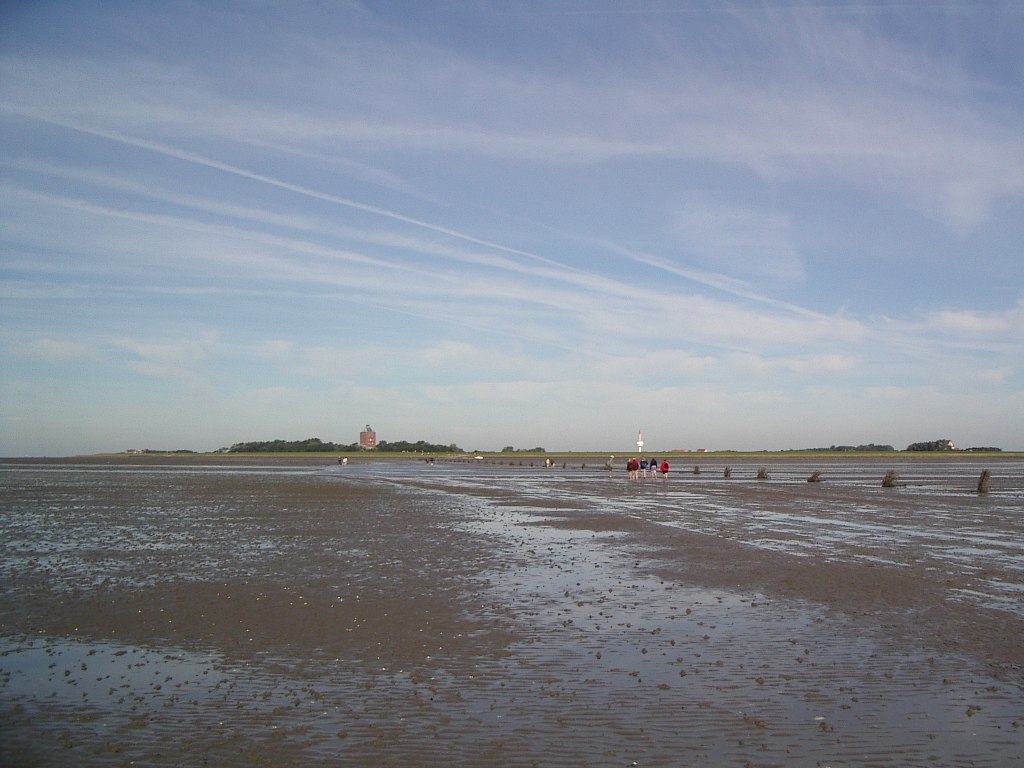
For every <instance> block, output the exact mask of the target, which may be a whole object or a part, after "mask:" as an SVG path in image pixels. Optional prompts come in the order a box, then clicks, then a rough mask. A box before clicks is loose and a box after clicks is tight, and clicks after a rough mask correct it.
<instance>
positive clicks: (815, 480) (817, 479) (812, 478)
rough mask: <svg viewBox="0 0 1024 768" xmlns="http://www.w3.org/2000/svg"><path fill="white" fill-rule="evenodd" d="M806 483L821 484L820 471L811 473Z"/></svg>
mask: <svg viewBox="0 0 1024 768" xmlns="http://www.w3.org/2000/svg"><path fill="white" fill-rule="evenodd" d="M807 482H808V483H820V482H821V471H820V470H815V471H814V472H813V473H811V476H810V477H808V478H807Z"/></svg>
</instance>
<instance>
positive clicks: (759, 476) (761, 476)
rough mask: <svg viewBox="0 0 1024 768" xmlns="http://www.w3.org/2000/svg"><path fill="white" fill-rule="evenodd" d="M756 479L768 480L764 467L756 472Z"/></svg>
mask: <svg viewBox="0 0 1024 768" xmlns="http://www.w3.org/2000/svg"><path fill="white" fill-rule="evenodd" d="M757 479H758V480H767V479H768V470H767V469H765V468H764V467H761V468H760V469H759V470H757Z"/></svg>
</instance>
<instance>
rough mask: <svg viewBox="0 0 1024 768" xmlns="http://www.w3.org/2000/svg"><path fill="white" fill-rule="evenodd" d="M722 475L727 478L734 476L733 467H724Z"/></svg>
mask: <svg viewBox="0 0 1024 768" xmlns="http://www.w3.org/2000/svg"><path fill="white" fill-rule="evenodd" d="M722 477H724V478H725V479H726V480H728V479H729V478H730V477H732V467H726V468H725V469H723V470H722Z"/></svg>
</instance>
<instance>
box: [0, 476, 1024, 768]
mask: <svg viewBox="0 0 1024 768" xmlns="http://www.w3.org/2000/svg"><path fill="white" fill-rule="evenodd" d="M732 466H733V477H732V478H731V479H725V478H724V477H723V475H722V473H721V472H712V471H710V470H709V471H705V472H702V473H700V475H699V476H697V477H687V478H686V479H685V480H684V479H682V478H673V479H672V480H671V481H670V482H669V483H668V484H665V485H662V484H661V483H657V484H653V483H652V484H642V483H641V484H630V483H628V482H627V481H626V480H625V479H624V478H617V477H613V478H611V479H609V478H608V477H607V476H606V473H605V472H604V471H603V470H601V468H600V467H599V466H597V465H595V466H594V467H593V468H592V471H589V472H587V471H583V470H580V469H578V468H575V469H573V468H566V469H564V470H562V469H543V468H537V469H531V468H526V467H524V468H520V467H514V468H512V467H477V466H472V465H470V466H468V467H467V466H463V465H450V466H448V465H441V464H439V465H437V466H435V467H430V468H428V467H426V466H424V465H422V464H418V463H415V462H407V463H402V464H389V465H387V466H385V467H381V466H370V465H367V466H358V465H357V466H349V467H346V468H341V467H333V468H325V467H322V466H317V465H304V464H302V463H288V464H283V463H274V462H270V463H267V464H266V465H261V464H259V463H255V464H252V465H247V466H241V465H237V464H236V465H230V466H224V465H222V464H214V465H203V464H196V465H184V464H180V463H179V464H171V465H166V466H156V465H152V464H150V465H136V466H131V465H121V464H109V465H103V464H95V465H87V466H81V467H75V466H67V465H59V466H58V465H36V466H33V465H18V466H16V467H9V466H0V482H2V486H0V499H2V502H3V515H2V518H0V531H2V535H3V539H2V540H3V542H4V548H3V553H2V558H0V563H2V565H3V569H2V574H3V575H2V581H0V587H2V594H3V600H2V601H0V621H2V625H3V629H4V631H3V640H2V644H0V653H2V656H0V686H2V688H0V690H2V692H3V695H2V701H0V710H2V711H0V715H2V716H3V723H4V724H3V725H2V726H0V728H2V733H0V735H2V743H3V745H4V754H5V759H4V762H5V764H10V765H76V766H78V765H122V764H129V763H132V762H134V763H135V764H145V765H181V764H202V763H204V762H208V763H210V764H218V765H229V766H230V765H239V766H240V765H298V764H303V765H305V764H309V763H310V762H312V763H314V764H317V763H320V764H348V765H432V764H441V763H445V764H461V765H494V766H499V765H500V766H504V765H534V764H536V765H594V766H605V765H607V766H622V765H630V764H632V763H636V764H638V765H664V766H670V765H719V764H736V765H744V764H747V765H819V764H820V765H857V766H869V765H890V764H900V765H930V766H931V765H964V764H973V765H993V766H996V765H1006V764H1013V763H1014V761H1019V760H1021V759H1022V755H1024V696H1022V692H1024V677H1022V674H1021V663H1022V661H1024V659H1022V656H1024V650H1022V649H1021V647H1020V644H1019V639H1018V638H1019V637H1020V636H1021V635H1022V633H1021V630H1022V621H1024V620H1022V618H1021V615H1020V614H1019V613H1018V612H1016V611H1014V610H1012V609H1011V610H1008V609H1006V606H1005V605H1004V603H1005V602H1006V601H1007V600H1010V597H1011V596H1012V595H1013V593H1014V590H1018V594H1019V590H1020V585H1021V583H1022V581H1024V575H1022V573H1021V570H1020V549H1019V547H1020V546H1021V541H1022V538H1021V536H1020V533H1021V532H1020V530H1019V528H1018V529H1014V528H1013V527H1012V526H1013V525H1015V524H1016V525H1018V526H1019V525H1020V524H1021V523H1020V520H1019V515H1018V516H1017V519H1016V520H1017V521H1016V523H1014V522H1013V519H1012V517H1009V516H1007V515H1006V514H1005V513H1004V511H1001V510H1004V508H1005V509H1012V508H1014V505H1016V508H1017V509H1019V506H1020V498H1021V497H1020V496H1019V495H1017V496H1014V495H1013V494H1015V493H1018V494H1019V491H1014V490H1012V487H1011V484H1010V483H1008V482H1007V481H1006V480H1005V479H1004V480H1003V482H1002V484H1001V485H1000V483H999V480H1000V478H1001V477H1005V475H1006V472H1005V471H1004V472H1003V473H1000V472H999V471H994V472H993V475H994V480H993V490H992V492H991V493H990V494H988V495H986V497H985V498H984V499H983V500H981V501H979V499H978V497H977V496H971V495H968V494H961V493H959V492H958V491H956V492H954V491H953V490H950V488H953V486H951V485H950V484H949V482H948V477H946V476H943V475H940V474H938V473H937V472H938V471H937V470H935V469H934V467H933V468H930V469H929V470H928V471H929V472H933V473H937V474H935V475H934V476H932V477H930V478H924V479H922V480H921V481H920V482H921V485H920V486H919V487H918V488H917V489H916V490H917V491H918V493H917V494H916V495H915V496H914V497H912V496H911V494H902V495H895V496H894V495H893V494H892V493H891V492H890V493H888V494H886V492H885V491H884V490H883V489H881V487H880V484H879V482H878V478H875V479H874V480H872V481H871V482H868V479H867V478H868V477H869V475H875V474H877V475H878V477H881V474H880V473H878V472H877V471H876V470H877V469H878V468H877V467H874V466H870V467H866V468H863V469H856V470H855V469H853V468H851V467H850V466H849V465H839V466H836V467H834V468H832V469H831V470H829V469H827V468H826V470H825V471H824V472H823V478H822V479H823V482H821V483H815V484H812V485H808V484H807V483H806V482H805V480H806V477H807V476H808V475H809V474H810V472H808V471H806V470H807V467H804V466H787V467H782V468H774V467H773V468H771V473H770V475H771V481H769V482H767V483H757V482H755V481H753V480H750V481H749V482H744V479H743V478H744V472H745V471H746V468H745V467H743V466H742V464H740V463H738V462H736V461H732ZM1008 466H1010V471H1016V472H1019V471H1020V466H1019V465H1012V466H1011V465H1008ZM958 471H961V470H958ZM964 471H966V470H964ZM844 473H845V474H844ZM900 474H901V476H903V477H913V476H914V473H913V472H912V471H908V470H906V469H904V470H901V473H900ZM975 476H976V473H975ZM798 478H799V480H798ZM1017 482H1018V486H1019V484H1020V481H1019V480H1018V481H1017ZM1008 487H1011V490H1007V489H1008ZM897 493H899V492H897ZM929 509H930V510H931V511H930V512H928V510H929ZM887 531H888V534H887ZM958 532H959V534H960V535H958ZM1001 601H1003V602H1001ZM1015 607H1019V604H1016V605H1010V608H1015Z"/></svg>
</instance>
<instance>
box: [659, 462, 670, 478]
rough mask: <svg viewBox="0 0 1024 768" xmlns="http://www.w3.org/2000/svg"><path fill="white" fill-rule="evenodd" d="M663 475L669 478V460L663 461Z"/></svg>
mask: <svg viewBox="0 0 1024 768" xmlns="http://www.w3.org/2000/svg"><path fill="white" fill-rule="evenodd" d="M661 476H662V477H663V478H665V479H666V480H668V462H667V461H663V462H661Z"/></svg>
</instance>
